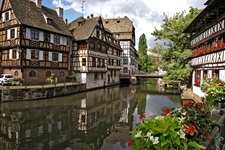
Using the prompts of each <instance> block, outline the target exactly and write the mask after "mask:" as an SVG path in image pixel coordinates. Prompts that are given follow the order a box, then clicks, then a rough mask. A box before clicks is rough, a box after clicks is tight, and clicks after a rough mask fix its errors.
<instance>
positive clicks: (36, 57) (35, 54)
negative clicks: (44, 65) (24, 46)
mask: <svg viewBox="0 0 225 150" xmlns="http://www.w3.org/2000/svg"><path fill="white" fill-rule="evenodd" d="M30 58H31V59H33V60H39V51H38V50H33V49H32V50H30Z"/></svg>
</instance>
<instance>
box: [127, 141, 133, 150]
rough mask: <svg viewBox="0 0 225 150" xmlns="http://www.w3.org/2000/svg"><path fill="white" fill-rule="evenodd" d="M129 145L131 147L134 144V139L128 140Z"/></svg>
mask: <svg viewBox="0 0 225 150" xmlns="http://www.w3.org/2000/svg"><path fill="white" fill-rule="evenodd" d="M127 145H128V146H129V147H130V148H131V147H132V145H133V141H132V140H129V141H128V142H127Z"/></svg>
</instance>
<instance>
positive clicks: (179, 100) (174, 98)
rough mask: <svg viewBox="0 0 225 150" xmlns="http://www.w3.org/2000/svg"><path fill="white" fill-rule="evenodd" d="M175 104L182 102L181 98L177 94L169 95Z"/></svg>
mask: <svg viewBox="0 0 225 150" xmlns="http://www.w3.org/2000/svg"><path fill="white" fill-rule="evenodd" d="M167 97H168V98H169V99H170V100H171V101H172V102H173V103H174V104H181V99H180V97H179V96H177V95H172V94H171V95H168V96H167Z"/></svg>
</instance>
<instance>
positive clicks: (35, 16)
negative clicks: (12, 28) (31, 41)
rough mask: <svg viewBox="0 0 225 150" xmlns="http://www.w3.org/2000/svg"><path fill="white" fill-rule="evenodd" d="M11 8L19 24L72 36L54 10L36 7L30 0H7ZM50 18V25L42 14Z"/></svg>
mask: <svg viewBox="0 0 225 150" xmlns="http://www.w3.org/2000/svg"><path fill="white" fill-rule="evenodd" d="M9 2H10V4H11V6H12V10H13V12H14V14H15V16H16V18H17V19H18V21H19V22H20V23H21V24H24V25H28V26H32V27H35V28H39V29H44V30H48V31H51V32H55V33H59V34H62V35H67V36H72V34H71V33H70V32H69V30H68V29H67V26H66V24H65V22H64V20H63V19H62V18H59V17H58V14H57V13H56V11H55V10H53V9H50V8H48V7H45V6H43V5H42V8H41V9H40V8H38V7H37V6H36V4H35V3H34V2H33V1H30V0H9ZM43 14H44V15H45V16H46V17H48V18H50V19H52V21H53V22H52V25H49V24H47V23H46V21H45V18H44V15H43Z"/></svg>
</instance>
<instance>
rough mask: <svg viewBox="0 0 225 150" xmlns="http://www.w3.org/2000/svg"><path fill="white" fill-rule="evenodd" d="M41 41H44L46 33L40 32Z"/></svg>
mask: <svg viewBox="0 0 225 150" xmlns="http://www.w3.org/2000/svg"><path fill="white" fill-rule="evenodd" d="M39 40H40V41H43V40H44V33H43V32H42V31H39Z"/></svg>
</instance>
